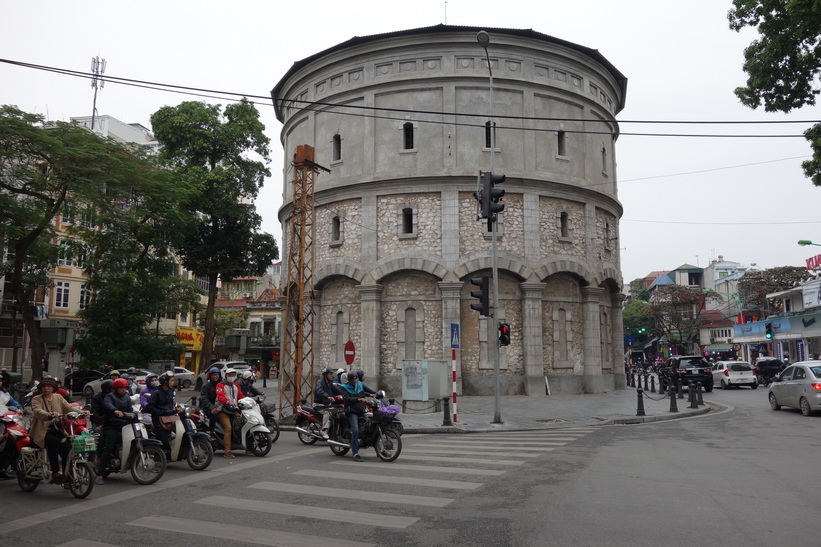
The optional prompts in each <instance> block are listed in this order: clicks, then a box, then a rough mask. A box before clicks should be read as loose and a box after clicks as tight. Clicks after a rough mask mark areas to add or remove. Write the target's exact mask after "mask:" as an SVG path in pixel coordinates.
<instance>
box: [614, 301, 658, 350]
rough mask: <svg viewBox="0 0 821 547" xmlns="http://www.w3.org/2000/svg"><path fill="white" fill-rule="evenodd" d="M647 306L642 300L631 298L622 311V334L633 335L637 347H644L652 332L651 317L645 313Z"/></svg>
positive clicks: (648, 304)
mask: <svg viewBox="0 0 821 547" xmlns="http://www.w3.org/2000/svg"><path fill="white" fill-rule="evenodd" d="M649 306H650V303H649V302H646V301H644V300H631V301H630V303H628V304H627V305H626V306H625V307H624V311H623V312H622V318H623V321H624V334H625V335H628V334H629V335H632V336H634V337H635V338H636V344H637V347H639V348H643V347H644V344H645V343H647V340H648V338H649V337H650V334H651V333H652V332H653V318H652V317H651V316H650V315H649V314H648V313H647V308H648V307H649Z"/></svg>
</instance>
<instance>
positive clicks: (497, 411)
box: [476, 30, 502, 424]
mask: <svg viewBox="0 0 821 547" xmlns="http://www.w3.org/2000/svg"><path fill="white" fill-rule="evenodd" d="M476 41H478V42H479V45H480V46H482V49H484V50H485V60H486V61H487V73H488V76H489V78H490V85H489V91H490V107H489V110H490V121H489V123H490V172H491V173H495V172H496V155H495V153H496V124H495V123H494V121H493V69H492V68H491V66H490V54H489V53H488V51H487V46H488V45H490V35H488V33H487V32H485V31H484V30H480V31H479V33H478V34H476ZM488 199H489V198H488ZM490 233H491V242H492V243H491V256H490V261H491V264H492V268H493V273H492V276H493V319H494V320H495V322H496V323H498V322H499V313H498V310H499V260H498V256H497V252H496V215H495V214H493V216H492V218H491V219H490ZM495 333H496V329H493V332H492V334H495ZM499 368H500V367H499V343H498V341H497V342H496V343H494V344H493V421H492V422H491V423H494V424H500V423H502V411H501V408H500V404H499V391H500V388H499Z"/></svg>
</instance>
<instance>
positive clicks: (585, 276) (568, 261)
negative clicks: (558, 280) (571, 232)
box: [536, 255, 592, 286]
mask: <svg viewBox="0 0 821 547" xmlns="http://www.w3.org/2000/svg"><path fill="white" fill-rule="evenodd" d="M557 273H569V274H572V275H573V276H574V277H577V278H579V280H580V281H581V283H582V286H585V285H589V284H590V283H591V277H592V276H591V274H590V271H589V270H588V269H587V266H585V265H584V263H583V262H581V261H579V259H577V258H575V257H572V256H566V255H565V256H562V255H558V256H557V257H556V258H555V259H553V260H551V261H550V262H547V263H545V264H543V265H542V266H541V267H540V268H539V269H538V270H536V277H537V278H538V279H541V280H545V279H547V278H548V277H550V276H552V275H555V274H557Z"/></svg>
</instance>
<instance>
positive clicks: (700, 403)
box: [696, 382, 704, 405]
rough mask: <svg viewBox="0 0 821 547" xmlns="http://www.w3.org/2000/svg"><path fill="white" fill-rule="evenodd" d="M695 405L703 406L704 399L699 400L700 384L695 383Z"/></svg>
mask: <svg viewBox="0 0 821 547" xmlns="http://www.w3.org/2000/svg"><path fill="white" fill-rule="evenodd" d="M696 404H697V405H703V404H704V399H702V398H701V382H696Z"/></svg>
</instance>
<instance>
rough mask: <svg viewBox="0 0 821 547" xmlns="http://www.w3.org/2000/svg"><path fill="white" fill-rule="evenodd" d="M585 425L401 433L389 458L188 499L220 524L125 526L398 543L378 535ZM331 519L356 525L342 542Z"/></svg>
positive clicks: (400, 528) (182, 538)
mask: <svg viewBox="0 0 821 547" xmlns="http://www.w3.org/2000/svg"><path fill="white" fill-rule="evenodd" d="M593 431H596V428H574V429H562V430H553V431H531V432H498V433H486V434H465V435H418V436H416V435H408V436H406V437H403V441H404V445H405V446H404V447H403V449H402V453H401V455H400V457H399V460H397V461H395V462H391V463H384V462H380V461H378V460H376V459H375V458H367V459H366V461H365V462H362V463H355V462H352V461H351V460H350V458H338V457H335V456H332V455H330V454H328V455H327V457H319V458H317V459H316V460H315V462H316V465H309V466H308V467H298V468H295V469H293V470H291V471H290V472H289V473H287V474H286V475H281V476H279V477H277V478H278V479H279V480H263V481H258V482H253V483H250V484H248V485H247V486H246V487H245V491H246V494H244V495H242V494H241V495H235V496H230V495H207V496H204V497H202V498H200V499H197V500H192V501H193V504H192V507H200V508H204V509H205V508H210V511H215V510H219V511H222V512H221V513H216V514H217V515H219V516H220V518H218V519H217V520H224V521H226V523H222V522H216V521H215V519H214V518H210V519H209V518H208V516H206V513H203V512H201V511H198V510H195V511H194V512H193V514H183V515H180V517H175V518H168V517H163V516H156V515H155V516H148V517H143V518H138V519H136V520H132V521H130V522H127V524H128V525H129V526H133V527H136V528H142V529H146V530H147V529H153V530H158V531H163V532H164V533H165V534H166V536H168V537H169V540H168V541H169V543H172V544H186V543H193V542H195V541H196V540H194V539H192V538H191V537H190V536H205V537H211V538H223V539H226V540H229V541H244V542H247V543H255V544H259V545H294V546H296V545H300V546H309V547H310V546H314V545H316V546H320V545H322V546H327V545H328V544H334V545H350V546H351V547H354V546H356V547H359V546H364V545H375V544H401V543H402V542H403V541H402V538H405V539H407V537H409V536H406V535H400V536H394V535H385V534H392V533H400V534H412V533H413V527H414V525H416V524H417V523H419V522H420V521H422V520H430V519H433V518H437V517H440V516H441V512H442V510H446V509H447V508H448V507H450V506H452V505H453V504H456V503H458V501H459V499H460V498H462V497H465V496H473V495H476V494H475V493H477V492H481V491H482V490H481V489H482V487H486V486H488V485H491V487H492V484H493V482H494V481H497V480H498V479H499V478H501V477H503V476H504V474H505V473H508V472H511V471H513V470H514V469H517V468H518V467H519V466H522V465H526V464H528V463H531V462H533V461H535V458H539V457H540V456H541V457H544V456H545V455H548V454H550V452H551V451H554V450H557V449H560V448H561V447H562V446H566V445H567V444H569V443H572V442H573V441H575V440H577V439H579V438H582V437H584V436H585V435H587V434H589V433H591V432H593ZM329 466H330V467H329ZM362 492H367V494H366V495H365V497H364V499H366V500H367V503H359V504H357V505H354V506H351V505H350V503H351V500H352V499H357V498H356V494H355V493H362ZM480 495H481V494H480ZM352 496H354V497H352ZM238 512H241V514H243V515H245V516H246V518H247V523H246V524H245V525H242V526H237V525H236V524H231V523H230V521H231V517H230V515H236V514H237V513H238ZM208 514H211V515H214V513H208ZM223 514H224V515H225V517H224V518H222V517H221V515H223ZM193 516H196V517H198V518H191V517H193ZM306 523H307V525H306ZM340 523H349V524H355V525H356V530H357V534H358V535H356V536H348V537H347V539H346V540H345V541H342V542H341V541H340V539H339V537H338V534H335V533H334V532H335V531H336V530H338V526H339V525H340ZM391 531H394V532H391ZM169 534H170V535H169ZM186 536H189V537H186ZM375 538H376V539H375ZM387 538H392V539H391V540H388V539H387ZM354 539H357V540H360V541H359V542H357V541H352V540H354ZM369 541H372V542H369ZM385 542H387V543H385Z"/></svg>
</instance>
